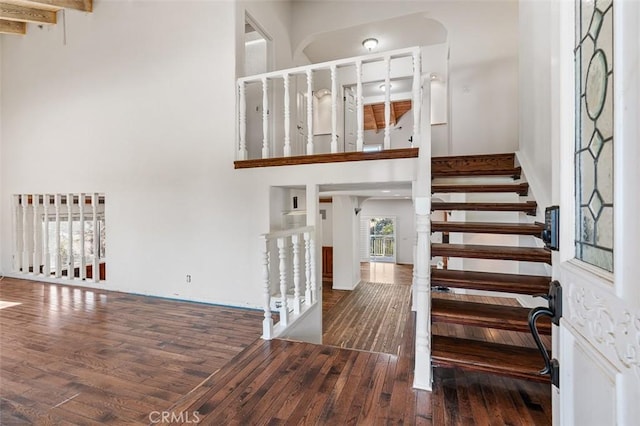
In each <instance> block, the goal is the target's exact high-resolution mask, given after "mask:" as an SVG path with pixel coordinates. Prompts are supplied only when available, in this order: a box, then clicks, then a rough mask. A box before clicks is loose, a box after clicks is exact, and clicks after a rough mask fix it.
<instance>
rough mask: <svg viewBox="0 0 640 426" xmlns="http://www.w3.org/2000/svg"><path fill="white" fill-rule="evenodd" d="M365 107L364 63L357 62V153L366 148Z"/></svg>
mask: <svg viewBox="0 0 640 426" xmlns="http://www.w3.org/2000/svg"><path fill="white" fill-rule="evenodd" d="M363 108H364V106H363V105H362V61H361V60H357V61H356V112H357V115H356V117H357V123H358V128H357V130H356V135H357V136H356V151H362V150H363V148H364V109H363Z"/></svg>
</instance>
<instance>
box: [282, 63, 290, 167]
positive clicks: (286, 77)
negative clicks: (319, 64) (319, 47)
mask: <svg viewBox="0 0 640 426" xmlns="http://www.w3.org/2000/svg"><path fill="white" fill-rule="evenodd" d="M282 78H283V79H284V156H285V157H291V95H290V94H289V83H290V78H289V73H284V75H283V76H282Z"/></svg>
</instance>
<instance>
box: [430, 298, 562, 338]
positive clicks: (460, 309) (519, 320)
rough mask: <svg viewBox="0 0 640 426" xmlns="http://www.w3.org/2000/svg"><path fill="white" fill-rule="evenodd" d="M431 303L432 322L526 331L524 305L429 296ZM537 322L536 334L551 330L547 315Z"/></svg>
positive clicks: (525, 310) (527, 328)
mask: <svg viewBox="0 0 640 426" xmlns="http://www.w3.org/2000/svg"><path fill="white" fill-rule="evenodd" d="M431 303H432V304H431V318H432V320H433V321H434V322H435V321H438V322H445V323H452V324H463V325H471V326H475V327H487V328H496V329H501V330H512V331H520V332H524V333H530V329H529V323H528V316H529V311H530V309H528V308H524V307H520V306H505V305H493V304H488V303H476V302H467V301H464V300H452V299H440V298H433V299H432V301H431ZM537 326H538V331H539V332H540V334H551V321H550V320H549V319H548V318H547V317H544V318H540V319H539V320H538V322H537Z"/></svg>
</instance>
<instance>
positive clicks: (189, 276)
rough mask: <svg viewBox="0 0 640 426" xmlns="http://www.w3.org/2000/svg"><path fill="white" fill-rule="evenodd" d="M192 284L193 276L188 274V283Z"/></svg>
mask: <svg viewBox="0 0 640 426" xmlns="http://www.w3.org/2000/svg"><path fill="white" fill-rule="evenodd" d="M190 282H191V275H189V274H187V283H190Z"/></svg>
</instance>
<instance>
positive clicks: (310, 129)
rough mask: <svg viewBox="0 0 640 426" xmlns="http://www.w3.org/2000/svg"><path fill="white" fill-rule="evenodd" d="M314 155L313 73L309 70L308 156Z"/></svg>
mask: <svg viewBox="0 0 640 426" xmlns="http://www.w3.org/2000/svg"><path fill="white" fill-rule="evenodd" d="M312 154H313V72H312V71H311V70H310V69H307V155H312Z"/></svg>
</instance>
